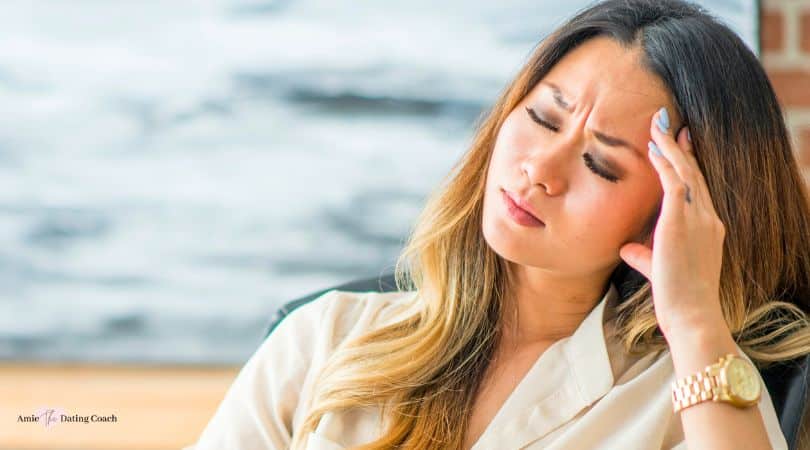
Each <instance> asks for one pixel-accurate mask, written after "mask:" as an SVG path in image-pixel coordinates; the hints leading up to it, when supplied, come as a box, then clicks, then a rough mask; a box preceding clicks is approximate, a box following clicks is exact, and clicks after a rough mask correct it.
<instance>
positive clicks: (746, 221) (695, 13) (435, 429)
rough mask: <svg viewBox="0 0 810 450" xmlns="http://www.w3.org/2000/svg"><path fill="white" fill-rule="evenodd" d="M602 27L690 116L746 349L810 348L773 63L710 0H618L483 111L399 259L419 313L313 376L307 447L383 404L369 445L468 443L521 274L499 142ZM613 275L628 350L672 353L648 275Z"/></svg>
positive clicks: (401, 280) (796, 197) (302, 435)
mask: <svg viewBox="0 0 810 450" xmlns="http://www.w3.org/2000/svg"><path fill="white" fill-rule="evenodd" d="M595 36H607V37H610V38H612V39H614V40H615V41H616V42H618V43H620V44H621V45H622V46H623V47H624V48H626V49H628V50H631V49H637V48H640V49H641V53H642V58H641V62H640V63H641V64H642V66H643V67H644V68H645V69H646V70H647V71H649V72H650V73H652V74H654V75H656V76H657V77H658V78H659V79H660V80H661V81H662V82H663V84H664V86H665V87H666V88H667V89H668V90H669V92H670V93H671V94H672V96H673V98H674V101H675V104H676V107H677V108H678V112H679V114H680V116H681V117H683V118H684V121H685V123H686V124H687V125H688V126H689V129H690V131H691V136H692V143H693V148H694V152H695V156H696V158H697V161H698V164H699V166H700V169H701V171H702V172H703V174H704V176H705V178H706V182H707V183H708V188H709V191H710V194H711V197H712V200H713V203H714V207H715V209H716V211H717V214H718V216H719V218H720V219H721V220H722V222H723V224H724V226H725V229H726V235H725V240H724V247H723V266H722V269H721V279H720V300H721V303H722V309H723V313H724V316H725V319H726V321H727V323H728V326H729V328H730V330H731V332H732V335H733V337H734V339H735V341H736V342H737V344H738V345H739V346H740V348H742V349H743V351H744V352H745V353H746V354H747V355H748V356H749V357H750V358H751V359H752V360H753V361H754V362H755V363H756V364H757V365H758V366H759V367H760V368H762V367H764V366H766V365H768V364H769V363H773V362H776V361H783V360H789V359H793V358H795V357H798V356H801V355H804V354H807V353H810V323H808V319H807V312H808V307H810V305H808V303H810V244H808V243H810V195H808V188H807V186H806V185H805V184H804V181H803V180H802V178H801V176H800V173H799V169H798V164H797V161H796V159H795V156H794V152H793V149H792V148H791V144H790V140H789V138H788V133H787V130H786V127H785V122H784V119H783V115H782V112H781V109H780V105H779V103H778V101H777V98H776V95H775V93H774V90H773V88H772V86H771V84H770V82H769V80H768V78H767V76H766V74H765V71H764V70H763V67H762V65H761V64H760V62H759V61H758V60H757V58H756V55H754V54H753V53H752V52H751V51H750V50H749V49H748V47H747V46H746V45H745V43H744V42H743V41H742V40H741V39H740V38H739V37H738V36H737V35H736V34H735V33H734V32H733V31H732V30H730V29H729V28H728V27H727V26H726V25H724V24H723V23H722V22H720V21H718V20H717V19H715V18H714V17H713V16H712V15H710V14H709V13H708V12H707V11H706V10H704V9H703V8H701V7H700V6H697V5H695V4H692V3H687V2H684V1H679V0H609V1H604V2H600V3H597V4H594V5H592V6H590V7H588V8H586V9H583V10H581V11H580V12H578V13H577V14H576V15H574V16H573V17H572V18H570V19H569V20H568V21H567V22H566V23H564V24H563V25H561V26H560V27H559V28H557V29H556V30H555V31H553V32H552V33H550V34H549V35H548V36H546V37H545V38H544V39H542V40H541V41H540V43H539V44H538V45H537V47H536V48H535V49H534V50H533V52H532V54H531V55H530V57H529V60H528V62H527V63H526V64H525V65H524V66H523V67H522V69H521V70H520V71H519V72H518V74H517V75H516V77H515V78H514V79H513V80H512V81H511V82H510V83H509V84H508V85H507V86H506V88H505V89H504V90H503V91H502V93H501V95H500V96H499V98H498V99H497V100H496V101H495V103H494V105H493V106H492V108H491V109H490V110H489V111H487V112H485V113H484V114H482V115H481V116H480V117H479V119H478V120H477V121H476V125H475V134H474V136H473V139H472V142H471V145H470V146H469V149H468V151H467V152H466V153H465V154H464V155H463V156H462V158H461V159H460V160H459V161H458V162H457V163H456V164H455V165H454V166H453V168H452V171H451V172H450V173H449V174H448V176H447V177H446V178H445V179H444V180H443V181H442V183H441V184H440V186H438V187H437V188H436V189H435V190H434V191H433V192H432V193H431V195H430V196H429V197H428V199H427V201H426V204H425V207H424V209H423V210H422V211H421V214H420V215H419V217H418V219H417V221H416V223H415V226H414V227H413V229H412V230H411V233H410V235H409V238H408V241H407V243H406V245H405V247H404V249H403V251H402V252H401V254H400V256H399V259H398V260H397V263H396V272H395V273H396V280H397V287H398V289H399V290H413V291H416V292H417V295H416V296H415V299H416V301H418V302H420V303H419V308H418V310H417V312H416V313H414V314H413V315H412V316H410V317H407V318H405V319H403V320H401V321H398V322H396V323H393V324H389V325H387V326H384V327H380V328H378V329H375V330H370V331H369V332H368V333H366V334H364V335H362V336H360V337H358V338H355V339H352V340H350V341H344V342H342V343H341V345H339V346H338V348H337V349H336V350H335V352H334V353H333V354H332V355H331V357H330V359H329V360H328V362H327V363H326V365H325V366H324V367H323V369H322V371H321V372H320V373H319V376H318V377H317V378H316V379H315V384H314V389H313V396H312V401H311V408H310V409H309V410H308V412H307V415H306V417H305V419H304V420H303V422H302V423H301V424H300V426H299V427H298V429H297V430H295V433H294V437H293V444H292V445H293V447H292V448H293V449H301V448H303V447H302V446H303V444H304V442H305V439H306V436H307V434H308V433H309V432H310V431H313V430H314V429H315V428H316V426H317V424H318V421H319V420H320V418H321V417H322V416H323V415H324V414H326V413H327V412H330V411H331V412H339V411H343V410H348V409H351V408H364V407H381V408H382V409H381V411H382V412H383V414H384V415H385V417H387V418H388V420H389V421H390V423H389V426H388V427H386V429H385V430H384V433H383V435H381V436H380V437H379V438H378V439H377V440H375V441H373V442H370V443H368V444H366V445H363V446H361V447H357V448H360V449H384V448H392V447H397V448H402V449H426V448H446V449H460V448H461V446H462V438H463V435H464V433H463V432H462V431H464V430H466V429H467V426H468V423H467V421H468V416H469V411H470V410H471V407H472V406H473V401H474V399H475V396H476V392H477V390H478V389H479V386H480V384H481V380H482V378H483V375H484V373H485V369H486V368H487V366H488V363H489V360H490V358H491V357H492V356H493V352H494V349H495V348H496V344H497V342H498V340H499V339H500V331H499V330H500V329H501V324H502V320H503V315H504V313H506V312H508V308H507V307H506V305H508V304H509V302H508V301H507V300H508V297H507V296H508V295H509V291H508V287H509V286H511V285H512V283H513V281H514V280H513V279H512V275H511V274H510V272H509V270H507V268H508V266H507V262H506V261H505V260H504V259H503V258H501V257H500V256H499V255H497V254H496V253H494V251H493V250H492V249H491V248H490V247H489V246H488V245H487V243H486V242H485V240H484V237H483V234H482V230H481V223H482V205H483V196H484V186H485V175H486V173H487V169H488V165H489V160H490V156H491V154H492V151H493V148H494V144H495V139H496V136H497V135H498V131H499V129H500V127H501V125H502V124H503V122H504V120H505V119H506V117H507V116H508V115H509V113H510V112H511V111H512V110H513V109H514V108H515V107H516V105H518V103H519V102H520V101H521V100H522V99H523V98H524V97H525V96H526V95H527V94H528V93H529V92H530V91H531V90H532V88H533V87H534V86H535V85H536V84H537V83H538V82H539V81H540V80H541V79H542V78H543V77H544V76H545V75H546V74H547V73H548V72H549V71H550V70H551V68H552V67H553V66H554V65H555V64H556V63H557V62H558V61H559V60H560V59H561V58H562V57H563V56H564V55H566V54H567V53H568V52H569V51H570V50H572V49H573V48H575V47H576V46H577V45H579V44H581V43H583V42H584V41H586V40H587V39H590V38H593V37H595ZM653 224H654V223H651V224H650V225H653ZM651 231H652V227H651V226H650V227H648V228H647V230H646V232H647V233H649V232H651ZM610 281H611V282H612V283H614V284H615V285H616V287H617V288H618V291H619V294H620V299H619V304H618V305H617V314H616V316H615V320H616V324H617V330H618V335H619V336H620V339H621V340H622V342H623V344H624V349H625V350H626V351H627V352H629V353H630V354H638V355H641V354H645V353H647V352H651V351H658V350H662V349H666V347H667V344H666V341H665V339H664V337H663V335H662V334H661V331H660V329H659V328H658V325H657V322H656V318H655V313H654V311H653V301H652V293H651V289H650V283H649V281H648V280H647V279H646V278H645V277H644V276H643V275H641V274H640V273H639V272H637V271H635V270H634V269H632V268H631V267H629V266H628V265H627V264H626V263H624V262H623V261H622V262H620V263H619V264H618V266H617V267H616V269H615V270H614V271H613V273H612V274H611V277H610Z"/></svg>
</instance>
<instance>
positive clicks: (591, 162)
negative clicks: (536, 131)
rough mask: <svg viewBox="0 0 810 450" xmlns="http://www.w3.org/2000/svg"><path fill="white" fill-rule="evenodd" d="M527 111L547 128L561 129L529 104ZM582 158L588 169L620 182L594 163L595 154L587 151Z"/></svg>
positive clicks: (613, 181)
mask: <svg viewBox="0 0 810 450" xmlns="http://www.w3.org/2000/svg"><path fill="white" fill-rule="evenodd" d="M526 112H528V113H529V117H531V119H532V120H533V121H535V122H537V123H538V124H540V125H541V126H543V127H544V128H547V129H549V130H551V131H554V132H557V131H559V130H560V129H559V127H556V126H554V125H552V124H550V123H549V122H547V121H545V120H543V119H542V118H540V116H538V115H537V113H535V112H534V110H533V109H531V108H529V107H528V106H527V107H526ZM582 159H583V160H584V161H585V165H586V166H587V167H588V169H590V171H591V172H593V173H595V174H596V175H598V176H600V177H602V178H604V179H606V180H608V181H610V182H611V183H616V182H618V180H619V178H618V177H616V176H615V175H613V174H611V173H609V172H607V171H606V170H605V169H603V168H601V167H599V166H598V165H596V164H595V163H594V160H593V156H592V155H591V154H590V153H587V152H586V153H585V154H583V155H582Z"/></svg>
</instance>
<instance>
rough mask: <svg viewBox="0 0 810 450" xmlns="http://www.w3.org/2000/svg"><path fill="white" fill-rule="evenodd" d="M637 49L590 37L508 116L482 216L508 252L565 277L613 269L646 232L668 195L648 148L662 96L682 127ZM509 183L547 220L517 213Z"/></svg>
mask: <svg viewBox="0 0 810 450" xmlns="http://www.w3.org/2000/svg"><path fill="white" fill-rule="evenodd" d="M637 52H638V50H633V51H627V50H624V49H623V48H621V47H620V45H619V44H617V43H615V42H614V41H613V40H611V39H610V38H606V37H597V38H593V39H590V40H588V41H586V42H584V43H583V44H582V45H580V46H578V47H577V48H575V49H574V50H572V51H571V52H569V53H568V54H567V55H566V56H565V57H563V59H561V60H560V61H559V62H558V63H557V64H556V65H555V66H554V68H553V69H552V70H551V71H550V72H549V73H548V74H547V75H546V77H545V78H544V79H543V80H541V81H540V83H538V84H537V85H536V86H535V87H534V88H533V89H532V91H531V92H530V93H529V94H528V95H527V96H526V97H525V98H524V99H523V100H522V101H521V103H520V104H519V105H518V106H517V107H516V108H515V109H514V110H512V112H511V113H510V114H509V116H508V118H507V119H506V121H505V122H504V123H503V126H502V127H501V129H500V130H499V132H498V136H497V140H496V143H495V148H494V150H493V153H492V156H491V160H490V165H489V169H488V172H487V180H486V191H485V193H484V209H483V223H482V227H483V234H484V237H485V239H486V241H487V242H488V244H489V245H490V247H492V249H493V250H494V251H495V252H496V253H498V254H499V255H501V256H502V257H503V258H505V259H507V260H509V261H512V262H515V263H517V264H519V265H523V266H531V267H537V268H540V269H544V270H547V271H551V272H555V273H557V274H558V275H563V276H566V277H569V276H574V277H575V276H586V277H587V276H593V275H594V274H596V273H599V274H600V275H603V276H607V275H609V273H610V272H611V271H612V270H613V269H614V268H615V267H616V265H617V264H618V263H619V262H621V258H620V257H619V248H621V246H622V245H624V244H625V243H628V242H631V241H634V242H640V240H639V237H640V236H639V234H640V233H641V232H642V230H643V228H644V225H645V223H646V221H647V219H648V218H650V217H651V215H652V214H654V213H656V211H657V210H658V207H659V205H660V203H659V202H660V199H661V198H662V195H663V188H662V186H661V183H660V180H659V178H658V173H657V172H656V170H655V168H654V167H653V166H652V164H651V163H650V160H649V157H648V156H647V142H648V141H649V140H650V139H651V137H650V121H651V119H652V116H653V114H654V113H655V112H656V111H657V110H658V109H659V108H660V107H662V106H666V107H667V110H668V113H669V117H670V130H675V131H676V132H677V131H678V130H679V129H680V127H681V118H680V116H678V114H677V112H676V110H675V108H674V106H673V105H674V103H673V102H672V101H671V99H670V95H669V94H668V92H667V91H666V90H665V89H664V87H663V85H662V84H661V83H660V82H659V81H658V79H657V78H656V77H655V76H653V75H651V74H649V73H647V72H645V71H644V69H642V68H641V67H640V66H639V64H638V63H637V62H636V61H637V57H638V55H639V53H637ZM555 87H556V88H555ZM557 89H558V90H557ZM563 105H567V108H566V107H564V106H563ZM533 115H534V116H536V119H538V120H540V121H544V122H547V123H548V125H549V126H550V127H552V128H547V127H546V126H545V125H543V124H541V123H538V122H536V121H535V120H534V119H535V118H533V117H532V116H533ZM605 136H608V137H607V138H606V137H605ZM600 137H601V139H600ZM612 138H615V139H612ZM618 140H622V141H626V142H627V143H628V144H629V146H623V145H616V141H618ZM611 141H612V142H611ZM611 143H612V144H614V145H610V144H611ZM589 166H591V167H592V168H593V170H596V171H598V172H600V173H594V171H593V170H592V168H591V167H589ZM605 177H607V178H605ZM608 178H609V179H608ZM503 191H507V192H509V193H510V194H511V195H512V196H513V197H520V198H522V199H523V200H525V201H526V202H528V204H529V205H531V209H532V210H533V211H534V212H535V213H536V215H537V216H538V217H539V218H540V219H541V220H542V221H543V222H544V223H545V225H544V226H540V227H532V226H526V225H523V224H520V223H518V222H516V221H515V220H513V219H512V218H511V217H510V215H509V213H508V207H507V204H506V203H505V201H504V198H503V195H504V194H503ZM648 243H649V241H648Z"/></svg>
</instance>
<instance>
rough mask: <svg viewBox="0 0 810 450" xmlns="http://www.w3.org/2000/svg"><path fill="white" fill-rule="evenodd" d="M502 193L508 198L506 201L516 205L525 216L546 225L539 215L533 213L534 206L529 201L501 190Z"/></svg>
mask: <svg viewBox="0 0 810 450" xmlns="http://www.w3.org/2000/svg"><path fill="white" fill-rule="evenodd" d="M501 192H502V193H503V195H504V196H505V197H506V200H507V201H509V202H511V203H512V204H513V205H514V207H516V208H518V209H520V210H521V211H522V212H524V213H525V214H527V215H529V216H531V218H532V219H534V220H536V221H537V222H540V224H543V225H545V223H544V222H543V221H542V220H541V219H540V218H539V217H538V216H537V213H535V212H534V211H532V206H531V205H530V204H529V202H528V201H526V200H524V199H522V198H520V197H518V196H517V195H514V194H512V193H510V192H509V191H506V190H504V189H501Z"/></svg>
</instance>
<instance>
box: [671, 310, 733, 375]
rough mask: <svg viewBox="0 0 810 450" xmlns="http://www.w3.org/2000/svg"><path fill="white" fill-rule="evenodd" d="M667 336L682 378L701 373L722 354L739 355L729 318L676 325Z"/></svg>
mask: <svg viewBox="0 0 810 450" xmlns="http://www.w3.org/2000/svg"><path fill="white" fill-rule="evenodd" d="M666 339H667V343H668V345H669V349H670V353H671V354H672V363H673V366H674V369H675V374H676V376H678V377H683V376H687V375H690V374H693V373H695V372H699V371H701V370H703V369H704V368H705V367H706V366H707V365H709V364H713V363H715V362H717V360H718V358H719V357H720V356H723V355H726V354H729V353H732V354H735V355H738V356H739V351H738V350H737V344H736V343H735V342H734V338H733V337H732V336H731V332H730V331H729V329H728V325H727V324H726V322H725V320H724V321H722V322H719V321H715V322H704V323H702V324H694V325H692V326H680V327H677V328H673V329H670V333H669V335H667V336H666Z"/></svg>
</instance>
